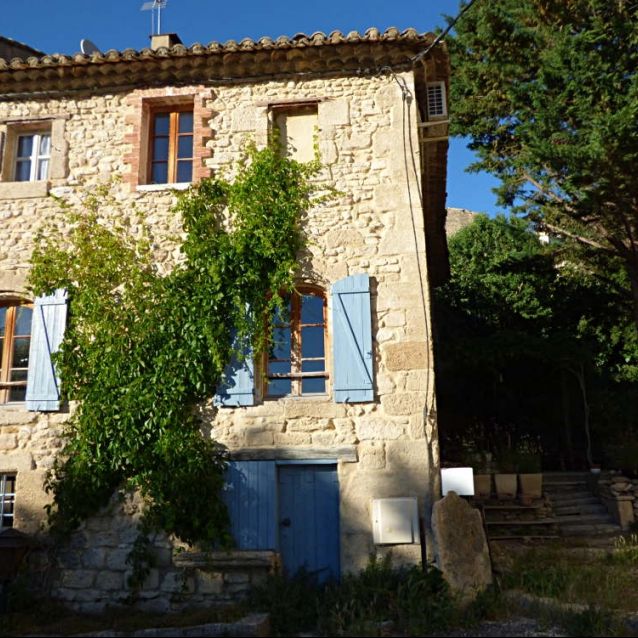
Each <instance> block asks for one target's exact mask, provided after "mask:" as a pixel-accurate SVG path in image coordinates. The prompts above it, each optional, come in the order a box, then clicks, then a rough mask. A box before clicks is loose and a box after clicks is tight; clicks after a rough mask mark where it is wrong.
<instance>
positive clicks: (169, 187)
mask: <svg viewBox="0 0 638 638" xmlns="http://www.w3.org/2000/svg"><path fill="white" fill-rule="evenodd" d="M192 185H193V183H192V182H176V183H174V184H138V185H137V186H136V187H135V190H136V191H137V192H138V193H154V192H156V191H185V190H187V189H189V188H190V187H191V186H192Z"/></svg>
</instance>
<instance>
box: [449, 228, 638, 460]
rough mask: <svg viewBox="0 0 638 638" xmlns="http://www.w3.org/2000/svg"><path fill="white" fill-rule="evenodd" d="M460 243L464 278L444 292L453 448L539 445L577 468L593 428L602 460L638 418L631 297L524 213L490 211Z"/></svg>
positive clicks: (455, 246) (456, 254)
mask: <svg viewBox="0 0 638 638" xmlns="http://www.w3.org/2000/svg"><path fill="white" fill-rule="evenodd" d="M449 247H450V262H451V264H450V265H451V273H452V276H451V279H450V281H449V283H448V284H447V285H446V286H444V287H442V288H441V289H439V290H438V294H437V314H438V321H437V326H438V330H437V341H438V347H437V366H438V370H437V396H438V404H439V409H440V415H439V416H440V421H441V428H440V431H441V436H442V439H443V441H442V447H443V449H444V454H445V455H446V456H447V457H448V458H450V457H453V456H454V455H455V454H456V455H458V454H459V453H461V454H462V453H463V449H464V448H467V447H468V445H469V447H472V448H474V449H475V451H481V450H483V451H491V452H493V453H499V452H501V451H502V450H503V448H504V447H508V448H512V447H514V448H515V447H517V446H522V447H530V444H531V447H534V448H540V449H541V450H542V452H543V453H544V455H545V458H546V460H547V461H548V462H550V463H551V464H552V465H555V466H558V465H559V464H561V463H562V464H565V465H566V466H571V467H577V466H579V464H580V465H582V464H584V462H585V460H586V457H587V453H588V452H587V448H588V447H590V446H588V441H587V437H588V435H591V437H592V442H593V455H594V456H595V457H596V458H597V460H599V461H600V460H601V455H602V453H603V451H604V448H605V447H606V446H607V445H608V444H609V443H610V441H613V439H614V437H615V436H617V435H618V433H619V432H623V431H624V433H625V435H629V433H630V432H631V431H632V429H633V430H634V431H635V419H636V418H637V417H638V414H636V413H635V410H634V409H633V408H632V407H631V406H633V405H635V399H636V396H637V395H638V391H637V389H638V384H637V383H636V381H638V340H637V339H636V333H635V330H634V328H633V323H632V321H631V318H630V316H629V315H628V314H627V313H626V312H623V311H622V308H623V304H624V298H623V296H622V294H621V293H619V292H618V291H617V290H614V289H611V288H609V287H608V286H606V285H605V284H604V283H602V282H601V281H600V279H599V278H598V277H596V276H594V275H593V274H592V273H591V272H589V271H588V270H587V269H583V268H579V267H577V266H575V265H574V264H573V263H572V262H571V261H569V260H567V259H565V254H566V251H567V254H569V251H568V249H567V248H566V247H565V246H564V244H563V243H562V242H558V241H556V242H552V243H549V244H545V243H542V242H541V241H540V240H539V238H538V236H537V234H536V233H534V232H533V231H532V230H531V229H530V227H529V225H528V224H527V223H526V222H524V221H522V220H520V219H517V218H510V219H508V218H505V217H497V218H495V219H489V218H487V217H485V216H478V217H477V219H476V221H474V222H473V223H472V224H471V225H470V226H468V227H466V228H465V229H463V230H461V231H460V232H458V233H457V234H456V235H454V236H453V237H452V238H451V240H450V242H449ZM619 309H621V310H620V311H619ZM590 424H591V427H589V426H590ZM589 430H591V432H589Z"/></svg>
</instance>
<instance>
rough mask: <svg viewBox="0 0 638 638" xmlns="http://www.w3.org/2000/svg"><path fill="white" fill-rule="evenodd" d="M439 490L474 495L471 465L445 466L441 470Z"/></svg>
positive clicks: (444, 492) (460, 494) (461, 494)
mask: <svg viewBox="0 0 638 638" xmlns="http://www.w3.org/2000/svg"><path fill="white" fill-rule="evenodd" d="M441 492H443V496H445V495H446V494H447V493H448V492H456V493H457V494H458V495H459V496H474V473H473V472H472V468H471V467H446V468H443V469H442V470H441Z"/></svg>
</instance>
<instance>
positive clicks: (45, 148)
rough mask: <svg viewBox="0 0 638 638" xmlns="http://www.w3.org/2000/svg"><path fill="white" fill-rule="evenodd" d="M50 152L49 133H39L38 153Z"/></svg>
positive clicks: (48, 153)
mask: <svg viewBox="0 0 638 638" xmlns="http://www.w3.org/2000/svg"><path fill="white" fill-rule="evenodd" d="M50 154H51V136H50V135H40V155H41V156H42V155H50Z"/></svg>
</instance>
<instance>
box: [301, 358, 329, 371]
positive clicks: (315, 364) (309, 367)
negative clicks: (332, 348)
mask: <svg viewBox="0 0 638 638" xmlns="http://www.w3.org/2000/svg"><path fill="white" fill-rule="evenodd" d="M325 369H326V360H325V359H318V360H313V361H302V362H301V371H302V372H324V371H325Z"/></svg>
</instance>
